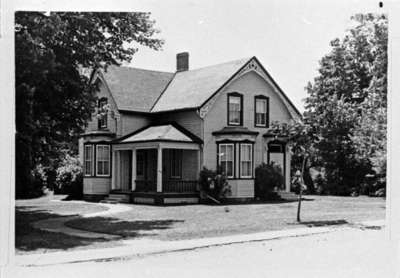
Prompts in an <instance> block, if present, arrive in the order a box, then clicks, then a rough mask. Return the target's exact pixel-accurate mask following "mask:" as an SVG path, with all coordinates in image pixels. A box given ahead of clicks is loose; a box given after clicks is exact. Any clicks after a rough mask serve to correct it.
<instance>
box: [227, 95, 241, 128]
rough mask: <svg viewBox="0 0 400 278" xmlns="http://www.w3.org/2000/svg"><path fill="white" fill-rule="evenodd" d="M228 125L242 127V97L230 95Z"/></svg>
mask: <svg viewBox="0 0 400 278" xmlns="http://www.w3.org/2000/svg"><path fill="white" fill-rule="evenodd" d="M228 125H242V95H240V94H237V93H233V94H228Z"/></svg>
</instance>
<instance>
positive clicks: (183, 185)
mask: <svg viewBox="0 0 400 278" xmlns="http://www.w3.org/2000/svg"><path fill="white" fill-rule="evenodd" d="M136 191H137V192H156V191H157V182H156V181H152V180H136ZM162 191H163V192H174V193H189V192H190V193H193V192H197V191H198V181H197V180H167V181H163V186H162Z"/></svg>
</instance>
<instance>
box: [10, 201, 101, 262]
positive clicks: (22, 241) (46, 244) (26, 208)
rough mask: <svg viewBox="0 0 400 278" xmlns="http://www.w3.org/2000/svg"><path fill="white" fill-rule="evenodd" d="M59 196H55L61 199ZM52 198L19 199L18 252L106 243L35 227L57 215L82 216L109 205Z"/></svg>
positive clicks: (16, 236) (36, 251) (17, 215)
mask: <svg viewBox="0 0 400 278" xmlns="http://www.w3.org/2000/svg"><path fill="white" fill-rule="evenodd" d="M62 197H63V196H57V197H56V198H55V199H61V198H62ZM51 199H52V198H50V197H42V198H37V199H30V200H17V201H16V206H15V249H16V254H26V253H43V252H49V251H60V250H68V249H73V248H87V246H92V247H95V246H103V245H104V246H105V242H104V240H97V239H95V240H93V239H86V238H80V237H75V236H68V235H66V234H63V233H52V232H46V231H42V230H38V229H35V228H33V227H32V223H34V222H36V221H39V220H43V219H50V218H55V217H66V216H71V215H76V216H79V214H81V213H91V212H98V211H103V210H106V209H107V208H105V207H103V206H99V205H95V204H84V203H81V204H79V205H77V204H76V203H70V202H68V201H65V202H53V201H51Z"/></svg>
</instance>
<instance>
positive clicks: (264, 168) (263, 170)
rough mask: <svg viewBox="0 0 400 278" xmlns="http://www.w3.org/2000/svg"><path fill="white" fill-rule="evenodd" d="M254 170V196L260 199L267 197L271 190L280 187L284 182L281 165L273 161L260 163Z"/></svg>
mask: <svg viewBox="0 0 400 278" xmlns="http://www.w3.org/2000/svg"><path fill="white" fill-rule="evenodd" d="M255 172H256V173H255V174H256V177H255V181H254V185H255V196H256V197H259V198H262V199H265V198H268V197H269V196H270V193H271V192H272V191H274V190H275V189H277V188H280V187H281V186H282V185H283V183H284V178H283V175H282V170H281V167H280V166H279V165H275V164H274V163H271V164H265V163H262V164H261V165H259V166H257V167H256V170H255Z"/></svg>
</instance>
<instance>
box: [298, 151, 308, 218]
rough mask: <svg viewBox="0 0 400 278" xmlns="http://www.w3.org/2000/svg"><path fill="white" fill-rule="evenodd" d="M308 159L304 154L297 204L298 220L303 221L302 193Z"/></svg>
mask: <svg viewBox="0 0 400 278" xmlns="http://www.w3.org/2000/svg"><path fill="white" fill-rule="evenodd" d="M306 159H307V155H304V158H303V163H302V165H301V176H300V188H299V204H298V206H297V222H301V219H300V210H301V195H302V193H303V184H304V180H303V176H304V168H305V165H306Z"/></svg>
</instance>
